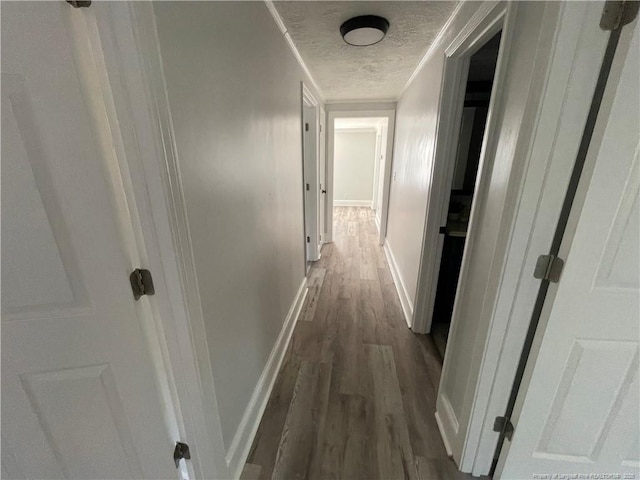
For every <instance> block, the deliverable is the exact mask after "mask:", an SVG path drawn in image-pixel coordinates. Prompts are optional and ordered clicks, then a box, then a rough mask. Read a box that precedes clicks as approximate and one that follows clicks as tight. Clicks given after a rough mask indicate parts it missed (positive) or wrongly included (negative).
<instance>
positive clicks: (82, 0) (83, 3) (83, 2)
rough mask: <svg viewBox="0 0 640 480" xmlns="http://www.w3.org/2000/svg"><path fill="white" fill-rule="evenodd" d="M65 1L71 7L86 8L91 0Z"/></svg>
mask: <svg viewBox="0 0 640 480" xmlns="http://www.w3.org/2000/svg"><path fill="white" fill-rule="evenodd" d="M67 3H68V4H69V5H71V6H72V7H73V8H82V7H85V8H86V7H88V6H90V5H91V0H67Z"/></svg>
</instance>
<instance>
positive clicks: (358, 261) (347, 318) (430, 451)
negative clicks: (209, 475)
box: [242, 207, 471, 480]
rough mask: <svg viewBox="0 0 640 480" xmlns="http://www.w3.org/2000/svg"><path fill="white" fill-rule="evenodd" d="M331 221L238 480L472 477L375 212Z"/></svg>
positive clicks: (357, 211)
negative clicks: (443, 411)
mask: <svg viewBox="0 0 640 480" xmlns="http://www.w3.org/2000/svg"><path fill="white" fill-rule="evenodd" d="M334 212H335V213H334V220H335V223H334V225H335V227H334V243H332V244H326V245H324V247H323V249H322V258H321V259H320V260H319V261H318V262H316V264H315V265H314V266H313V268H312V270H311V272H310V276H309V292H308V296H307V300H306V303H305V305H304V307H303V310H302V312H301V314H300V318H299V320H298V323H297V325H296V328H295V331H294V334H293V337H292V340H291V343H290V346H289V349H288V351H287V353H286V356H285V359H284V361H283V365H282V368H281V370H280V373H279V375H278V378H277V380H276V383H275V386H274V389H273V392H272V394H271V397H270V399H269V403H268V405H267V408H266V410H265V413H264V415H263V418H262V421H261V424H260V427H259V429H258V433H257V435H256V437H255V440H254V442H253V445H252V449H251V453H250V454H249V458H248V461H247V465H246V466H245V469H244V473H243V477H242V478H244V479H258V478H259V479H263V478H264V479H267V478H274V479H276V478H277V479H296V478H300V479H302V478H354V479H356V478H357V479H374V478H381V479H400V478H421V479H429V480H431V479H433V480H436V479H439V480H445V479H462V478H471V477H470V476H467V475H466V474H462V473H460V472H458V471H457V468H456V466H455V464H454V463H453V461H452V460H450V459H449V458H448V457H447V454H446V451H445V448H444V445H443V443H442V440H441V438H440V435H439V433H438V427H437V425H436V422H435V418H434V411H435V399H436V392H437V388H438V382H439V378H440V369H441V360H440V358H439V356H438V353H437V351H436V349H435V347H434V345H433V343H432V341H431V339H430V338H429V337H428V336H424V335H415V334H413V333H412V332H411V330H409V329H408V328H407V325H406V323H405V320H404V318H403V315H402V310H401V307H400V303H399V299H398V296H397V293H396V290H395V287H394V284H393V280H392V277H391V273H390V271H389V267H388V265H387V262H386V259H385V256H384V252H383V249H382V247H380V246H379V245H378V244H377V239H378V234H377V230H376V226H375V224H374V211H373V210H371V209H370V208H367V207H336V208H335V209H334Z"/></svg>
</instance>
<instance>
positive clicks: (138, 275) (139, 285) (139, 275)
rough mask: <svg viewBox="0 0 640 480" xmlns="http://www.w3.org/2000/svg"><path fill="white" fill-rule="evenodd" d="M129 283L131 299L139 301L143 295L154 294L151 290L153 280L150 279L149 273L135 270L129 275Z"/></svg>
mask: <svg viewBox="0 0 640 480" xmlns="http://www.w3.org/2000/svg"><path fill="white" fill-rule="evenodd" d="M129 280H130V281H131V290H133V298H135V299H136V300H139V299H140V297H141V296H143V295H153V294H154V293H156V291H155V289H154V288H153V279H152V278H151V272H150V271H149V270H144V269H142V268H136V269H135V270H134V271H133V272H131V275H129Z"/></svg>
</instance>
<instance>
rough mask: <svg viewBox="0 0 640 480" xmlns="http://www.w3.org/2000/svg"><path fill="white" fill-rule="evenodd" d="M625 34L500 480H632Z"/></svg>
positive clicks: (633, 244)
mask: <svg viewBox="0 0 640 480" xmlns="http://www.w3.org/2000/svg"><path fill="white" fill-rule="evenodd" d="M625 29H626V31H625V32H624V33H623V35H631V33H633V40H632V43H631V46H630V48H629V50H628V51H627V47H628V45H629V43H628V37H627V39H626V41H625V39H624V38H623V39H622V40H621V44H620V46H619V47H618V53H617V55H618V57H620V58H617V59H616V62H617V64H618V66H619V65H622V64H623V66H622V72H621V73H619V70H618V72H616V67H615V65H614V70H613V71H612V75H611V77H610V79H609V85H608V87H607V89H608V94H610V95H615V97H613V98H614V99H613V104H611V103H610V100H609V101H607V96H605V100H604V102H603V108H602V110H601V113H600V115H601V118H600V119H599V121H603V120H604V119H606V118H607V116H608V121H607V122H603V123H601V125H606V126H604V127H602V128H598V127H597V128H596V133H595V135H594V139H593V142H592V145H591V150H590V153H589V155H590V157H589V158H592V159H593V156H595V167H593V175H592V177H591V181H590V183H589V184H588V186H586V188H585V190H586V195H585V196H584V197H583V198H584V204H583V206H582V209H581V211H578V212H574V213H572V215H573V217H572V218H573V220H572V221H573V222H576V223H571V222H570V226H571V225H572V226H574V227H575V233H574V235H573V239H572V241H571V239H570V237H571V234H570V233H568V234H567V235H566V237H565V241H564V242H563V247H562V249H561V254H560V257H561V258H566V264H565V268H564V272H563V274H562V278H561V279H560V283H559V284H558V286H557V289H556V290H555V292H550V293H551V294H553V293H555V298H553V300H552V302H553V303H552V304H551V305H550V306H548V305H547V306H545V309H546V312H547V314H548V316H546V318H547V319H548V321H547V324H546V329H544V333H543V334H542V337H541V343H540V344H539V345H540V348H539V353H538V355H537V360H536V363H535V365H534V366H533V370H532V373H531V377H530V382H529V385H528V388H527V390H526V394H525V395H524V397H523V398H524V400H523V398H520V399H519V401H522V400H523V401H524V403H521V405H522V408H521V410H520V414H519V415H518V418H516V419H515V422H514V424H515V432H514V436H513V440H512V442H511V443H510V444H509V443H508V442H507V443H506V444H505V449H507V448H508V453H507V454H506V455H503V456H502V457H501V463H503V462H505V459H506V463H504V466H503V468H502V472H501V475H500V478H503V479H525V478H528V479H530V478H620V479H622V478H636V479H637V478H640V458H639V456H640V454H639V443H638V435H639V432H640V426H639V422H640V420H639V419H640V412H639V401H640V399H639V398H638V392H639V385H638V343H639V335H640V331H639V323H640V322H639V320H640V294H639V293H640V290H639V289H640V274H639V272H640V256H639V250H640V234H639V231H640V204H639V192H640V94H639V92H640V44H639V35H638V33H639V32H638V26H637V22H636V23H634V24H633V25H628V26H626V27H625ZM633 29H635V32H634V30H633ZM621 56H626V58H624V57H621ZM623 60H624V61H623ZM618 68H619V67H618ZM609 98H611V97H609ZM587 162H589V160H587ZM587 170H589V163H588V164H587V167H586V170H585V173H587V175H588V172H587ZM585 190H582V191H583V192H584V191H585ZM577 201H578V202H579V201H580V198H578V199H577ZM578 210H579V209H578ZM567 252H568V253H567ZM543 315H544V314H543ZM544 318H545V317H544V316H543V319H544ZM541 328H544V326H543V325H541ZM499 470H500V467H499ZM553 474H582V475H585V476H580V477H562V476H558V477H553ZM589 474H592V475H591V476H589ZM594 474H613V475H614V476H593V475H594ZM615 475H618V476H615Z"/></svg>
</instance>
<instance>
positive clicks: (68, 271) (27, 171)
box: [1, 1, 177, 479]
mask: <svg viewBox="0 0 640 480" xmlns="http://www.w3.org/2000/svg"><path fill="white" fill-rule="evenodd" d="M1 9H2V10H1V13H2V89H1V90H2V99H1V101H2V478H7V479H14V478H78V479H89V478H102V479H105V478H110V479H116V478H118V479H119V478H128V479H133V478H147V479H152V478H153V479H161V478H177V470H176V468H175V465H174V464H173V459H172V452H173V444H172V440H171V438H170V436H169V434H168V429H167V427H166V425H165V417H164V410H163V405H162V402H161V398H160V396H159V390H158V388H157V384H156V377H155V375H156V372H155V370H154V365H153V363H152V360H151V356H150V353H149V347H148V345H149V341H148V339H147V337H146V336H145V334H144V331H143V327H142V321H143V315H144V314H145V312H146V309H148V305H149V304H148V299H147V297H143V298H142V299H141V300H140V301H138V302H136V301H135V300H134V298H133V295H132V291H131V286H130V284H129V273H130V272H131V271H132V270H133V269H134V268H135V267H137V266H138V265H133V264H132V263H133V262H132V260H131V259H130V255H129V254H128V253H127V249H126V248H125V245H126V244H125V242H124V241H123V234H124V230H123V227H122V225H124V224H126V222H122V218H123V217H122V213H120V212H121V210H120V211H119V210H118V208H117V202H116V198H115V195H114V193H113V192H114V190H113V185H112V183H111V181H110V179H111V178H112V177H110V175H109V173H108V172H109V171H110V170H111V171H112V169H111V168H110V167H113V166H108V165H107V160H106V159H105V157H104V156H103V155H102V153H101V152H102V150H101V149H100V148H99V145H98V141H97V138H98V136H97V134H96V130H95V129H94V128H93V126H92V125H93V123H92V116H91V113H90V110H89V109H88V107H87V105H88V103H87V102H86V99H85V97H84V96H83V93H82V92H83V89H82V87H83V85H82V81H81V75H80V71H79V70H78V68H77V65H79V64H80V63H79V62H77V60H78V59H77V58H75V56H74V52H75V49H74V46H77V44H74V41H73V40H72V39H73V35H72V33H71V31H72V30H71V16H72V15H82V12H81V11H80V10H75V9H74V8H72V7H71V6H70V5H69V4H67V3H65V2H62V1H57V2H2V5H1ZM121 203H122V202H121Z"/></svg>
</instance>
